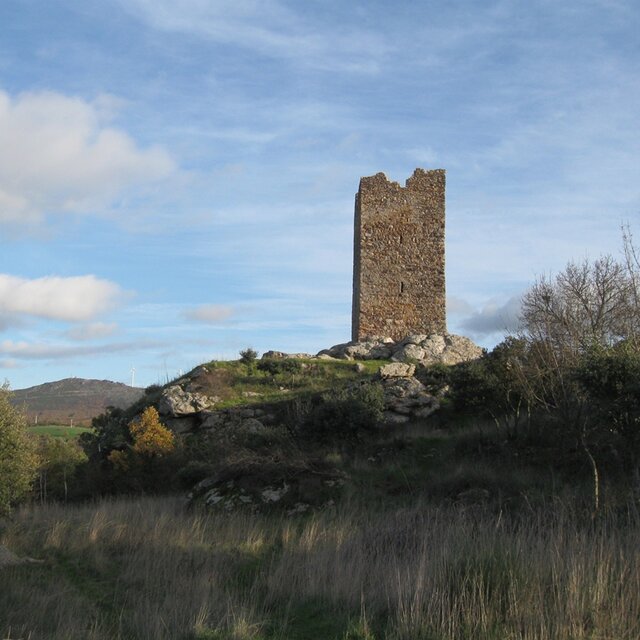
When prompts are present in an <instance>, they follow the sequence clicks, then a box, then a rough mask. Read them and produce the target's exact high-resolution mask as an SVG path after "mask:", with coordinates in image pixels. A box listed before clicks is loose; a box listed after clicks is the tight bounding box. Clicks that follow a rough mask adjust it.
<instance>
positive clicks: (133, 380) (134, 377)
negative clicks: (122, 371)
mask: <svg viewBox="0 0 640 640" xmlns="http://www.w3.org/2000/svg"><path fill="white" fill-rule="evenodd" d="M135 379H136V368H135V367H131V386H132V387H133V383H134V382H135Z"/></svg>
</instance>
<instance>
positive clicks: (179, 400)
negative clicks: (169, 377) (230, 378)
mask: <svg viewBox="0 0 640 640" xmlns="http://www.w3.org/2000/svg"><path fill="white" fill-rule="evenodd" d="M216 401H217V398H212V397H209V396H205V395H204V394H202V393H197V392H190V391H185V390H184V389H183V388H182V387H181V386H180V385H173V386H171V387H167V388H166V389H165V390H164V391H163V392H162V396H161V397H160V400H159V401H158V411H159V412H160V413H161V414H162V415H165V416H174V417H182V416H188V415H190V414H193V413H199V412H201V411H204V410H205V409H209V408H210V407H212V406H213V405H214V404H215V403H216Z"/></svg>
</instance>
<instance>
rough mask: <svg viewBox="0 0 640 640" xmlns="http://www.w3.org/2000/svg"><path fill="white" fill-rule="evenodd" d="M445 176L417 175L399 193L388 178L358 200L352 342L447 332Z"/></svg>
mask: <svg viewBox="0 0 640 640" xmlns="http://www.w3.org/2000/svg"><path fill="white" fill-rule="evenodd" d="M444 196H445V172H444V170H442V169H436V170H433V171H425V170H424V169H416V170H415V171H414V173H413V175H412V176H411V177H410V178H409V179H408V180H407V182H406V186H405V187H401V186H400V185H399V184H398V183H397V182H390V181H389V180H387V177H386V176H385V175H384V173H378V174H376V175H375V176H371V177H368V178H362V179H361V180H360V188H359V190H358V193H357V195H356V206H355V230H354V268H353V315H352V336H351V337H352V340H356V341H362V340H364V339H366V338H368V337H372V336H390V337H392V338H393V339H394V340H400V339H402V338H403V337H405V336H407V335H411V334H432V333H438V334H444V333H446V311H445V275H444V221H445V203H444Z"/></svg>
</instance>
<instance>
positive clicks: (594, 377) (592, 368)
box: [576, 342, 640, 491]
mask: <svg viewBox="0 0 640 640" xmlns="http://www.w3.org/2000/svg"><path fill="white" fill-rule="evenodd" d="M576 376H577V379H578V381H579V383H580V384H581V385H582V386H583V388H584V390H585V392H586V394H587V397H588V401H589V409H590V412H589V419H590V421H591V423H592V424H594V425H595V427H596V428H598V429H599V430H600V431H601V432H603V433H610V434H613V435H614V436H615V437H616V438H617V439H618V440H619V443H618V445H617V452H618V455H619V457H620V458H621V459H622V460H623V461H624V464H625V466H626V467H627V469H628V470H629V471H630V473H631V476H632V478H633V482H634V486H635V488H636V490H637V491H640V352H639V351H638V349H637V348H636V346H635V344H633V343H632V342H621V343H618V344H616V345H614V346H612V347H594V348H593V349H591V351H590V352H589V353H588V354H587V356H586V357H585V358H584V360H583V362H582V363H581V365H580V367H579V368H578V369H577V372H576Z"/></svg>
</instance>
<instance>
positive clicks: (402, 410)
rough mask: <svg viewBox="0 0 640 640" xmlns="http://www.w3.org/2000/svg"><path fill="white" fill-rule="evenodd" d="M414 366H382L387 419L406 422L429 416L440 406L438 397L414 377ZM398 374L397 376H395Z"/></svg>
mask: <svg viewBox="0 0 640 640" xmlns="http://www.w3.org/2000/svg"><path fill="white" fill-rule="evenodd" d="M414 371H415V366H414V365H407V364H402V363H393V364H388V365H384V366H383V367H381V368H380V372H379V376H380V383H381V384H382V391H383V394H384V407H385V411H384V421H385V422H386V423H387V424H402V423H404V422H409V421H410V420H412V419H419V418H427V417H428V416H430V415H431V414H432V413H433V412H434V411H437V410H438V409H439V408H440V403H439V402H438V399H437V398H436V397H435V396H433V395H431V394H430V393H429V392H428V391H427V388H426V387H425V386H424V385H423V384H422V383H421V382H420V381H419V380H417V379H416V378H414V377H413V372H414ZM394 374H396V375H394Z"/></svg>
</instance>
